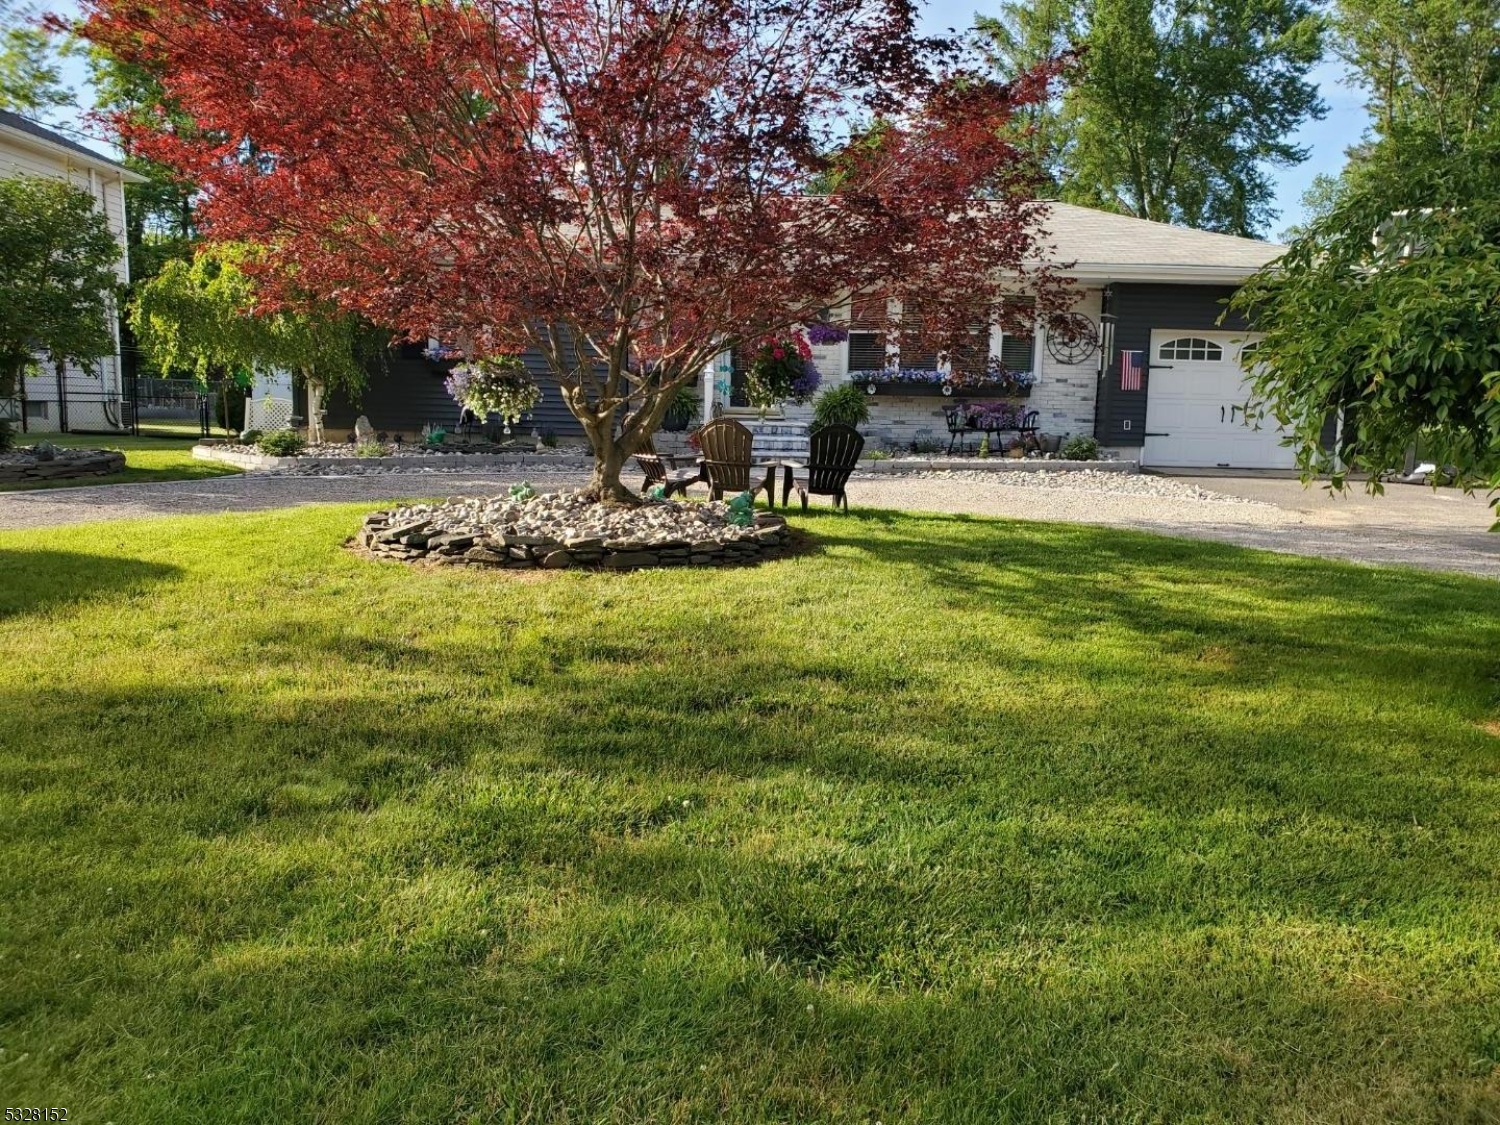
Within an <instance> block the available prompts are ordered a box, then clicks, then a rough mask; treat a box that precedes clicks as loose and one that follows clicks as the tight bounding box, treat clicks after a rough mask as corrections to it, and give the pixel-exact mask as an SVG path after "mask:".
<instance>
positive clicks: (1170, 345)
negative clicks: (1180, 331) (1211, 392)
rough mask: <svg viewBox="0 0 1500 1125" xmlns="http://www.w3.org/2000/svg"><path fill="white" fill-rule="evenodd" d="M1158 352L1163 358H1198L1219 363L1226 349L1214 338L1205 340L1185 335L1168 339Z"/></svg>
mask: <svg viewBox="0 0 1500 1125" xmlns="http://www.w3.org/2000/svg"><path fill="white" fill-rule="evenodd" d="M1158 354H1159V355H1160V357H1161V358H1162V359H1197V360H1207V361H1208V362H1210V363H1218V362H1219V361H1220V360H1222V359H1223V358H1224V349H1223V348H1221V347H1219V345H1218V344H1216V343H1214V342H1213V341H1212V340H1204V339H1201V338H1200V337H1197V336H1183V337H1181V338H1180V339H1176V340H1168V341H1167V342H1166V343H1165V344H1163V345H1162V346H1161V351H1160V352H1159V353H1158Z"/></svg>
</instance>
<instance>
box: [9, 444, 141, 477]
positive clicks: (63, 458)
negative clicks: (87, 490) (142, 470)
mask: <svg viewBox="0 0 1500 1125" xmlns="http://www.w3.org/2000/svg"><path fill="white" fill-rule="evenodd" d="M124 471H125V454H123V453H118V452H116V451H114V450H109V449H89V450H84V451H81V452H77V453H75V452H74V451H72V450H67V451H59V453H58V455H57V456H56V457H54V458H53V459H52V460H50V461H39V460H36V459H35V458H31V457H24V458H23V459H21V460H9V459H7V460H6V462H5V463H4V464H0V484H30V483H33V482H35V481H47V480H72V479H74V478H75V477H107V476H112V475H114V474H115V473H123V472H124Z"/></svg>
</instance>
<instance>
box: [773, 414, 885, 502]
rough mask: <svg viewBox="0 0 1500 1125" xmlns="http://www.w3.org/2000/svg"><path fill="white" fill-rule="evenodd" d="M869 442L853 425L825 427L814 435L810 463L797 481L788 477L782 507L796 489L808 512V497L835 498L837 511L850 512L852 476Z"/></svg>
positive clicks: (799, 474)
mask: <svg viewBox="0 0 1500 1125" xmlns="http://www.w3.org/2000/svg"><path fill="white" fill-rule="evenodd" d="M864 448H865V439H864V438H863V437H861V436H860V433H859V431H858V430H856V429H855V428H854V427H853V426H824V427H823V428H822V429H821V430H819V431H818V432H817V433H815V434H813V436H812V443H811V449H810V451H809V454H808V458H807V464H806V465H803V466H801V467H800V468H799V469H798V470H797V471H796V477H795V479H793V477H792V476H791V475H788V477H787V480H786V484H785V485H784V486H783V491H782V496H781V506H782V507H783V508H784V507H786V505H787V502H788V501H789V500H790V499H791V495H792V489H793V488H796V490H797V494H798V495H799V496H801V497H802V510H803V511H804V512H805V511H807V498H808V496H809V495H812V496H832V497H833V506H834V507H835V508H837V507H840V506H842V507H843V509H844V511H846V512H847V511H848V510H849V497H848V496H847V495H845V493H844V488H845V486H846V485H848V483H849V477H850V474H852V473H853V472H854V469H855V467H856V466H857V465H858V464H859V455H860V454H861V453H862V452H863V451H864Z"/></svg>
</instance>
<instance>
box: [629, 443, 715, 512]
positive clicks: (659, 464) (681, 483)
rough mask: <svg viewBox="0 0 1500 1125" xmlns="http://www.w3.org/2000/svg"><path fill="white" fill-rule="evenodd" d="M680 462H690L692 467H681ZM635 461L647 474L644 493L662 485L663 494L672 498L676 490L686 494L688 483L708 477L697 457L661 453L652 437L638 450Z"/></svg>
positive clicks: (642, 489) (642, 487) (643, 484)
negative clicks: (651, 439) (652, 441)
mask: <svg viewBox="0 0 1500 1125" xmlns="http://www.w3.org/2000/svg"><path fill="white" fill-rule="evenodd" d="M679 462H689V463H690V464H691V466H692V467H691V468H679V467H678V464H679ZM635 463H636V464H637V465H639V466H640V469H641V472H643V473H645V474H646V479H645V481H644V482H643V483H642V484H641V492H642V494H644V493H646V492H649V491H650V490H651V489H653V488H655V487H656V486H657V485H661V487H662V495H664V496H666V497H667V498H668V499H670V498H671V496H672V494H673V493H674V492H681V493H684V494H686V493H687V490H688V485H690V484H697V483H698V482H699V481H701V480H705V479H707V478H705V477H704V475H703V469H702V467H701V466H700V465H699V464H698V458H697V457H678V456H677V455H676V454H672V453H668V454H665V455H663V454H660V453H658V452H656V447H655V446H654V445H653V444H652V443H651V441H650V439H647V441H646V444H645V445H644V446H642V447H641V448H640V449H638V450H637V451H636V454H635Z"/></svg>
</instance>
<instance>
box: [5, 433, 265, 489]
mask: <svg viewBox="0 0 1500 1125" xmlns="http://www.w3.org/2000/svg"><path fill="white" fill-rule="evenodd" d="M39 441H50V442H51V443H52V444H53V445H55V446H58V447H59V448H68V449H119V450H122V451H123V452H124V454H125V471H124V472H123V473H113V474H111V475H110V476H107V477H79V478H78V479H76V480H57V481H40V482H38V483H35V484H15V485H0V492H23V491H31V490H35V489H39V488H78V487H80V486H86V485H97V484H139V483H141V482H144V481H162V480H207V479H209V478H210V477H222V476H230V475H232V474H235V473H238V472H239V471H240V470H239V469H236V468H235V467H233V466H232V465H225V464H221V463H220V462H217V461H195V460H193V454H192V449H193V446H194V445H196V444H197V442H198V439H197V437H196V434H195V436H192V437H187V436H183V437H130V436H126V435H117V434H21V433H18V434H16V444H17V445H32V444H35V443H36V442H39Z"/></svg>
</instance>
